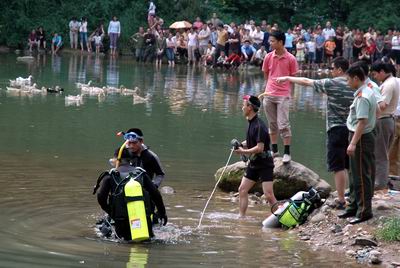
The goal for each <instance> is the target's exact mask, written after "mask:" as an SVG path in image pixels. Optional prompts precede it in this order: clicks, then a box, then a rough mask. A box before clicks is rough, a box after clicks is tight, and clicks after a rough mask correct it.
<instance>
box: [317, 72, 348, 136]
mask: <svg viewBox="0 0 400 268" xmlns="http://www.w3.org/2000/svg"><path fill="white" fill-rule="evenodd" d="M314 89H315V91H317V92H320V93H324V94H326V95H327V96H328V102H327V107H326V109H327V112H326V114H327V115H326V131H329V130H330V129H331V128H333V127H337V126H346V121H347V116H348V115H349V112H350V105H351V103H352V102H353V99H354V91H352V90H351V89H350V88H349V86H348V85H347V79H346V78H345V77H343V76H340V77H336V78H333V79H331V78H326V79H321V80H316V81H314Z"/></svg>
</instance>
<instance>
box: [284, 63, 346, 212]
mask: <svg viewBox="0 0 400 268" xmlns="http://www.w3.org/2000/svg"><path fill="white" fill-rule="evenodd" d="M331 67H332V76H333V78H326V79H320V80H313V79H308V78H305V77H280V78H278V79H277V81H278V82H279V83H281V82H285V81H290V82H292V83H295V84H299V85H303V86H310V87H313V88H314V90H315V91H316V92H319V93H323V94H326V95H327V97H328V101H327V115H326V131H327V142H326V147H327V166H328V171H329V172H333V173H334V179H335V185H336V190H337V193H338V199H337V200H335V201H336V204H335V206H336V208H337V209H345V205H346V200H345V196H344V192H345V188H346V181H347V180H348V173H347V170H348V169H349V158H348V155H347V153H346V150H347V147H348V145H349V143H348V136H349V131H348V129H347V125H346V122H347V116H348V115H349V112H350V105H351V103H352V102H353V98H354V97H353V94H354V92H353V91H352V90H351V88H350V87H349V86H348V84H347V76H346V71H347V69H348V68H349V62H348V60H347V59H345V58H343V57H337V58H335V59H334V60H333V62H332V66H331Z"/></svg>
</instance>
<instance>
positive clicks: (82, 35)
mask: <svg viewBox="0 0 400 268" xmlns="http://www.w3.org/2000/svg"><path fill="white" fill-rule="evenodd" d="M79 35H80V37H81V43H84V44H86V42H87V33H84V32H80V33H79Z"/></svg>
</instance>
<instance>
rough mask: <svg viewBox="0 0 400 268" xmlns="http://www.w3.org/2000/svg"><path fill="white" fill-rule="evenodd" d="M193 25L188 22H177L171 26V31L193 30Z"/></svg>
mask: <svg viewBox="0 0 400 268" xmlns="http://www.w3.org/2000/svg"><path fill="white" fill-rule="evenodd" d="M191 27H192V24H190V23H189V22H187V21H184V20H182V21H176V22H174V23H172V24H171V26H169V28H171V29H186V28H191Z"/></svg>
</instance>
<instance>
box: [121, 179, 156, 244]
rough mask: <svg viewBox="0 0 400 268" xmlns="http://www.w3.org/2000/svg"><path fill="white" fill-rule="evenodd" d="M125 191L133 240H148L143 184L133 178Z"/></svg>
mask: <svg viewBox="0 0 400 268" xmlns="http://www.w3.org/2000/svg"><path fill="white" fill-rule="evenodd" d="M124 191H125V199H126V204H127V209H128V217H129V226H130V229H131V237H132V240H133V241H143V240H147V239H149V238H150V235H149V229H148V222H147V217H146V208H145V204H144V196H143V189H142V185H141V184H140V183H139V182H138V181H136V180H135V179H133V178H132V179H130V181H129V182H128V183H127V184H126V185H125V189H124Z"/></svg>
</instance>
